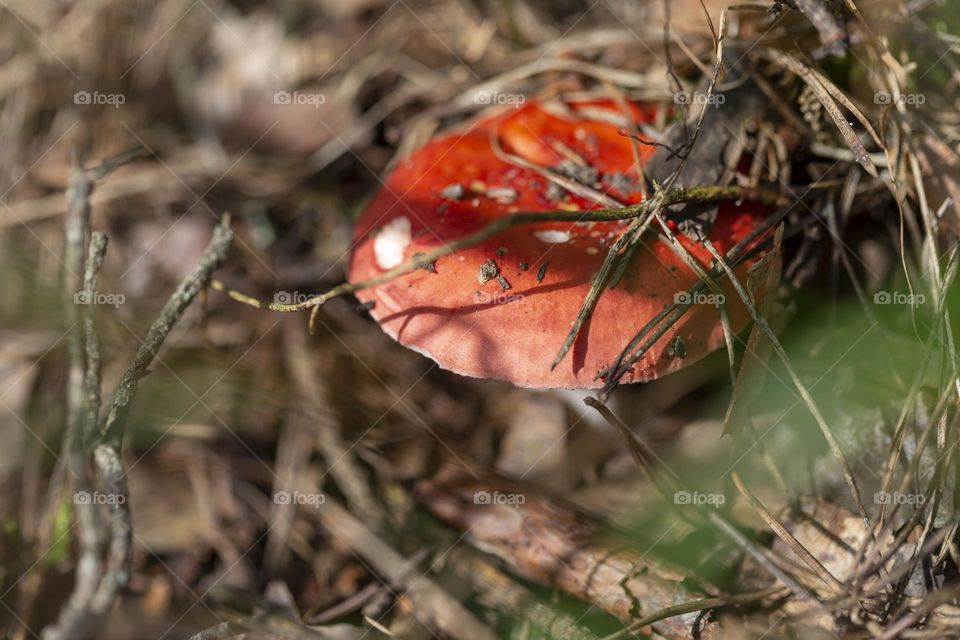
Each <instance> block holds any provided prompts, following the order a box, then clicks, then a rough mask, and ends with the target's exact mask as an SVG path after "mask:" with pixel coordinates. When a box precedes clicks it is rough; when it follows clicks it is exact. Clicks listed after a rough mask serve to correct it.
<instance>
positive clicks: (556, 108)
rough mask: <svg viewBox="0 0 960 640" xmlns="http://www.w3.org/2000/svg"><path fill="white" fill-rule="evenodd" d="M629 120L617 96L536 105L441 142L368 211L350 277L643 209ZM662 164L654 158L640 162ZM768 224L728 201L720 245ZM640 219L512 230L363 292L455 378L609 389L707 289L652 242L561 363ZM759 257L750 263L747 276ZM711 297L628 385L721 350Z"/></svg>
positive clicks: (406, 338) (639, 108) (730, 298)
mask: <svg viewBox="0 0 960 640" xmlns="http://www.w3.org/2000/svg"><path fill="white" fill-rule="evenodd" d="M629 107H630V109H631V110H632V113H631V114H630V117H632V118H633V119H634V120H635V121H637V122H643V121H648V120H650V119H651V118H652V117H653V114H654V107H652V106H647V105H643V104H637V103H632V104H630V105H629ZM625 120H626V118H625V117H624V113H623V111H622V110H621V107H619V106H618V105H617V104H616V103H614V102H613V101H610V100H590V101H564V102H561V101H556V100H555V101H551V102H547V101H537V100H528V101H527V102H526V103H525V104H524V105H522V106H520V107H518V108H510V109H505V110H499V111H494V112H492V113H486V114H482V115H481V116H480V117H479V118H478V119H476V120H474V121H473V122H471V123H470V124H469V126H467V127H466V128H463V129H460V130H456V131H452V132H448V133H444V134H441V135H439V136H438V137H436V138H434V139H432V140H431V141H429V142H427V143H426V144H425V145H424V146H422V147H421V148H419V149H418V150H416V151H414V152H413V153H412V154H411V155H409V156H408V157H407V158H405V159H403V160H401V161H400V162H399V163H398V164H397V165H396V167H395V168H394V169H393V171H392V172H391V173H390V175H389V176H388V177H387V179H386V182H385V184H384V186H383V188H382V189H380V191H379V192H378V193H377V194H376V196H375V197H374V198H373V200H372V201H371V202H370V204H369V205H368V206H367V207H366V209H365V210H364V212H363V214H362V215H361V216H360V219H359V221H358V222H357V225H356V229H355V235H354V251H353V255H352V258H351V262H350V269H349V280H350V281H351V282H353V283H357V282H361V281H363V280H366V279H369V278H373V277H375V276H379V275H381V274H383V273H384V272H385V271H387V270H389V269H391V268H393V267H396V266H397V265H399V264H401V263H402V262H403V261H405V260H410V259H411V258H412V257H414V256H416V255H417V254H421V253H425V252H428V251H431V250H435V249H437V248H438V247H443V246H444V245H445V244H449V243H450V242H452V241H455V240H457V239H459V238H462V237H463V236H465V235H467V234H469V233H472V232H475V231H477V230H479V229H480V228H482V227H484V226H485V225H487V224H489V223H490V222H491V221H492V220H494V219H496V218H498V217H501V216H509V215H511V214H512V213H515V212H517V211H543V210H565V211H575V210H588V209H596V208H601V206H603V205H604V204H606V205H607V206H609V203H610V202H614V203H617V202H619V203H637V202H639V201H640V200H641V199H642V197H643V196H642V187H641V184H642V180H643V178H642V176H641V175H639V172H638V169H637V156H636V152H635V144H634V142H633V141H631V140H630V139H629V137H627V136H624V135H623V134H621V132H620V131H621V129H622V128H623V124H622V123H623V122H625ZM652 153H653V150H652V147H648V146H643V147H640V148H639V155H640V161H641V162H644V161H645V160H646V159H648V157H649V156H650V155H651V154H652ZM558 185H561V186H559V187H558ZM505 194H509V196H510V197H509V198H508V197H504V196H505ZM763 213H764V211H763V207H762V206H760V205H752V206H751V205H750V204H749V203H740V204H735V203H733V202H724V203H722V204H721V205H720V206H719V209H718V212H717V215H716V217H715V220H714V222H713V224H712V225H711V226H710V228H709V229H707V230H705V234H706V236H707V237H708V238H709V239H710V241H712V243H713V245H715V247H716V249H717V250H719V251H720V252H721V253H726V252H727V251H729V250H730V248H731V247H732V246H733V245H734V244H736V243H737V242H739V241H741V240H743V239H745V238H746V237H748V236H749V235H750V234H751V232H753V231H755V230H756V228H757V227H758V225H760V223H761V221H762V220H763ZM628 224H629V223H628V222H625V221H611V222H606V221H603V222H544V223H539V222H538V223H535V224H527V225H516V226H511V227H509V228H508V229H506V230H505V231H503V232H502V233H498V234H496V235H494V236H492V237H490V238H488V239H487V240H485V241H482V242H479V243H478V244H475V245H473V246H470V247H467V248H463V249H460V250H458V251H456V252H454V253H452V254H450V255H446V256H443V257H441V258H439V259H438V260H436V261H435V263H432V264H431V265H430V268H429V269H417V270H415V271H412V272H410V273H406V274H404V275H402V276H399V277H396V278H394V279H392V280H390V281H388V282H385V283H382V284H379V285H377V286H373V287H370V288H367V289H363V290H360V291H359V292H357V297H358V298H359V299H360V301H361V302H363V303H365V304H366V305H367V306H368V307H370V313H371V315H372V316H373V318H375V319H376V320H377V321H378V322H379V323H380V326H381V327H382V328H383V330H384V331H385V332H386V333H387V334H388V335H390V336H391V337H393V338H394V339H396V340H397V341H399V342H400V343H401V344H403V345H405V346H407V347H409V348H410V349H413V350H415V351H418V352H420V353H422V354H423V355H425V356H427V357H429V358H431V359H433V360H434V361H436V362H437V363H438V364H439V365H440V366H441V367H443V368H444V369H448V370H450V371H453V372H455V373H458V374H461V375H465V376H472V377H479V378H496V379H501V380H507V381H509V382H511V383H513V384H515V385H517V386H521V387H533V388H568V389H583V388H595V387H599V386H601V385H602V384H603V381H602V380H601V379H599V378H598V373H599V372H601V371H602V370H604V369H605V368H606V367H608V366H610V365H611V364H613V363H614V362H615V361H616V358H617V356H618V354H619V353H620V352H621V351H622V349H623V348H624V347H625V346H626V345H627V343H628V342H629V341H630V339H631V338H632V337H633V336H634V335H635V334H636V333H637V331H638V330H639V329H640V328H641V327H643V326H644V325H645V324H646V323H647V322H648V321H649V320H650V319H651V318H653V317H654V316H655V315H656V314H657V313H659V312H660V311H661V310H663V308H664V306H665V305H667V304H670V303H673V302H675V301H676V300H677V299H678V296H684V295H688V294H687V292H688V290H689V289H690V288H691V287H693V286H694V285H695V284H696V283H697V282H698V280H699V278H698V276H697V275H696V274H695V273H694V271H693V270H691V269H690V267H689V266H688V265H687V264H686V263H685V262H684V260H683V258H681V257H679V256H678V255H677V253H676V252H675V251H674V250H673V249H671V248H670V246H669V245H668V243H667V242H666V241H665V240H663V239H658V238H655V237H653V234H648V235H647V236H645V237H644V244H643V246H641V247H640V248H639V249H638V250H637V251H636V252H635V254H634V256H633V257H632V260H631V262H630V263H629V266H628V267H627V269H626V270H625V272H624V273H623V275H622V277H621V278H620V280H619V281H618V282H617V283H616V286H614V287H612V288H611V287H609V286H607V287H605V288H604V291H603V293H602V295H601V296H600V297H599V300H598V302H597V304H596V307H595V308H594V310H593V313H592V314H591V317H590V319H589V320H587V321H586V323H585V324H584V325H583V327H582V328H581V330H580V332H579V334H578V336H577V339H576V341H575V342H574V344H573V347H572V348H571V349H570V351H569V353H568V354H567V355H566V357H565V358H564V359H563V360H561V361H560V362H559V364H558V365H556V366H554V367H552V366H551V365H552V363H553V359H554V357H555V355H556V354H557V352H558V349H559V348H560V346H561V345H562V344H563V342H564V339H565V337H566V335H567V333H568V332H569V331H570V329H571V325H572V323H573V322H574V320H575V318H576V317H577V314H578V312H579V311H580V308H581V305H582V304H583V302H584V298H585V296H586V295H587V292H588V290H589V288H590V285H591V281H592V279H593V278H594V276H595V275H596V274H597V271H598V270H599V268H600V265H601V263H602V262H603V259H604V256H605V255H606V253H607V251H608V249H609V247H610V245H611V243H612V242H614V241H615V240H616V239H617V237H619V235H620V234H621V233H622V232H623V230H624V229H625V228H626V226H627V225H628ZM677 238H678V240H679V242H680V243H681V244H682V245H683V246H684V247H685V248H686V250H687V251H688V252H689V253H690V254H691V255H692V256H693V257H694V258H695V259H696V260H697V261H699V262H700V263H701V265H703V266H704V267H705V268H706V269H709V267H710V264H711V255H710V252H709V251H708V250H707V248H706V247H705V246H704V245H703V244H702V243H701V242H700V241H698V240H697V239H695V237H694V238H691V237H687V234H677ZM757 259H759V256H754V257H753V258H752V259H749V260H745V261H743V262H742V263H741V264H739V266H737V267H736V269H735V272H736V273H737V275H738V277H739V278H741V280H742V281H746V275H747V270H748V269H749V267H750V266H751V265H752V264H753V263H754V262H756V260H757ZM724 287H725V289H726V301H727V308H728V311H729V314H730V320H731V324H732V327H733V329H734V331H739V330H741V329H743V328H744V327H745V326H746V324H747V322H748V320H749V317H748V314H747V312H746V310H745V309H744V307H743V306H742V305H741V304H740V301H739V299H738V297H737V295H736V293H735V291H734V289H733V288H732V286H730V285H729V283H725V284H724ZM703 302H704V303H701V304H694V305H693V307H692V308H691V310H690V311H688V312H687V313H686V314H685V315H684V316H683V317H682V318H681V320H680V321H679V322H678V323H677V324H676V325H674V326H673V327H672V328H670V330H668V331H667V332H666V333H665V334H664V335H663V336H662V337H661V338H660V339H659V341H658V342H657V343H656V344H655V345H654V346H653V347H652V348H651V349H650V350H649V351H648V352H647V353H646V355H645V356H644V357H643V358H642V359H641V360H639V361H638V362H637V363H636V364H635V365H634V367H633V369H632V370H631V371H630V372H629V373H628V374H627V375H626V376H624V377H623V378H622V379H621V381H622V382H637V381H648V380H652V379H654V378H657V377H659V376H662V375H664V374H666V373H669V372H672V371H675V370H677V369H680V368H682V367H684V366H687V365H688V364H691V363H693V362H695V361H697V360H699V359H700V358H702V357H703V356H705V355H707V354H708V353H710V352H712V351H714V350H715V349H718V348H719V347H720V346H722V345H723V344H724V336H723V327H722V324H721V320H720V313H719V311H718V309H717V308H716V306H715V304H709V303H710V302H711V300H709V299H706V298H705V299H704V300H703ZM371 305H372V307H371Z"/></svg>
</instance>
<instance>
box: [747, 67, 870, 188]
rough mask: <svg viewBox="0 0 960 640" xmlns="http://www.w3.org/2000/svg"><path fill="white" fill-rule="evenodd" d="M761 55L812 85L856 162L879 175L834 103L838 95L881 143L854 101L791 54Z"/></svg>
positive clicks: (858, 139)
mask: <svg viewBox="0 0 960 640" xmlns="http://www.w3.org/2000/svg"><path fill="white" fill-rule="evenodd" d="M761 55H763V56H764V57H767V58H769V59H770V60H773V61H774V62H777V63H779V64H781V65H783V66H784V67H786V68H787V69H789V70H790V71H792V72H793V73H795V74H797V75H798V76H799V77H800V78H801V79H802V80H803V81H804V82H805V83H806V85H807V86H808V87H810V88H811V89H813V91H814V92H815V93H816V96H817V98H818V99H819V100H820V103H821V104H822V105H823V107H824V109H826V111H827V114H828V115H829V116H830V118H831V119H832V120H833V123H834V124H835V125H836V127H837V129H838V130H839V131H840V135H841V136H842V137H843V141H844V142H846V143H847V146H849V147H850V150H851V151H852V152H853V155H854V157H855V158H856V160H857V162H858V163H859V164H860V166H861V167H863V169H864V171H866V172H867V173H869V174H870V175H871V176H873V177H874V178H876V177H878V175H879V174H878V173H877V167H876V165H874V164H873V160H871V158H870V154H869V153H867V149H866V147H864V146H863V143H862V142H861V141H860V138H859V136H857V133H856V131H854V130H853V127H852V126H850V123H849V122H848V121H847V117H846V116H845V115H844V114H843V112H842V111H841V110H840V107H839V106H837V99H839V100H840V101H841V103H842V104H843V105H844V106H845V107H846V108H847V109H849V110H850V112H851V113H852V114H853V115H854V116H855V117H856V118H857V119H858V120H859V121H860V122H861V124H863V126H864V127H865V128H866V129H867V131H868V132H869V133H870V135H871V136H872V137H873V139H874V140H875V141H876V142H877V144H881V143H880V137H879V136H878V135H877V133H876V132H875V131H874V129H873V126H872V125H871V124H870V122H869V121H868V120H867V118H866V116H864V115H863V113H862V112H861V111H860V110H859V109H858V108H857V107H856V105H854V104H853V103H852V102H851V101H850V100H849V99H848V98H846V97H845V96H844V95H843V92H842V91H840V90H839V89H838V88H837V87H836V86H835V85H833V83H832V82H830V80H828V79H827V78H826V77H824V76H823V75H822V74H820V73H818V72H817V71H815V70H814V69H812V68H811V67H809V66H807V65H806V64H804V63H803V62H801V61H800V60H799V59H797V58H795V57H793V56H792V55H790V54H788V53H784V52H783V51H779V50H777V49H764V50H763V51H762V52H761ZM881 146H882V145H881Z"/></svg>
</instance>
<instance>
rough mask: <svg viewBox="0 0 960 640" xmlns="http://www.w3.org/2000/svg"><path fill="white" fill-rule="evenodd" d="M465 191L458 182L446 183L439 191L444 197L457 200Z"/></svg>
mask: <svg viewBox="0 0 960 640" xmlns="http://www.w3.org/2000/svg"><path fill="white" fill-rule="evenodd" d="M465 192H466V189H464V188H463V185H462V184H460V183H456V182H455V183H454V184H448V185H447V186H445V187H444V188H443V191H441V192H440V195H441V196H442V197H444V198H449V199H450V200H459V199H460V198H462V197H463V194H464V193H465Z"/></svg>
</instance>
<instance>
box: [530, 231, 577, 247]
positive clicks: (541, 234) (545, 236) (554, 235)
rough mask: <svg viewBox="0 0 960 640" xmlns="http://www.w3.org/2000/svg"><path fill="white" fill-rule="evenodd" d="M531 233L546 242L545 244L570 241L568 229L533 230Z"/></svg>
mask: <svg viewBox="0 0 960 640" xmlns="http://www.w3.org/2000/svg"><path fill="white" fill-rule="evenodd" d="M533 235H534V236H536V237H537V240H540V241H541V242H546V243H547V244H562V243H564V242H570V232H569V231H557V230H556V229H547V230H545V231H534V232H533Z"/></svg>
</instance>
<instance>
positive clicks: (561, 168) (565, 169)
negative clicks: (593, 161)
mask: <svg viewBox="0 0 960 640" xmlns="http://www.w3.org/2000/svg"><path fill="white" fill-rule="evenodd" d="M552 168H553V170H554V171H556V172H557V173H559V174H560V175H562V176H564V177H566V178H570V179H571V180H576V181H577V182H579V183H580V184H582V185H585V186H588V187H592V186H594V185H596V184H597V178H598V177H599V175H600V174H598V173H597V170H596V169H594V168H593V167H590V166H586V165H582V164H577V163H576V162H573V161H572V160H564V161H563V162H561V163H560V164H559V165H558V166H556V167H552Z"/></svg>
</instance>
